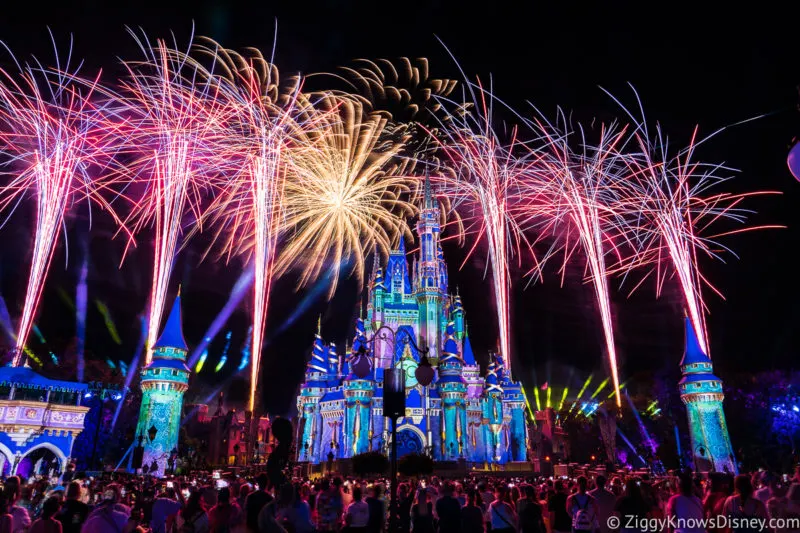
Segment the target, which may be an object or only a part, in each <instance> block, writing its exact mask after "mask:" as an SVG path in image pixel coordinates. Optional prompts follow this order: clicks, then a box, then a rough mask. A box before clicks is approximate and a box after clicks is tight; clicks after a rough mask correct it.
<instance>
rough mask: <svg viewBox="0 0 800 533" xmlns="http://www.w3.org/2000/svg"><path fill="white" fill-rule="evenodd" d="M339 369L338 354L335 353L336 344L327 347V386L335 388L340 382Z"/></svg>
mask: <svg viewBox="0 0 800 533" xmlns="http://www.w3.org/2000/svg"><path fill="white" fill-rule="evenodd" d="M341 377H342V376H341V369H340V368H339V354H338V353H336V343H335V342H332V343H330V344H329V345H328V386H329V387H335V386H337V385H338V384H339V382H340V380H341Z"/></svg>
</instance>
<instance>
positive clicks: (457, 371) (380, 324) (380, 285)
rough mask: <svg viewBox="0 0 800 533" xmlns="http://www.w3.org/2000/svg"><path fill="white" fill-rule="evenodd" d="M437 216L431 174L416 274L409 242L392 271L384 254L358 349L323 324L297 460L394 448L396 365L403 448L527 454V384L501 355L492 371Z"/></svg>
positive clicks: (492, 457) (395, 254)
mask: <svg viewBox="0 0 800 533" xmlns="http://www.w3.org/2000/svg"><path fill="white" fill-rule="evenodd" d="M439 220H440V213H439V208H438V206H437V205H436V203H435V202H434V201H433V199H432V196H431V189H430V183H429V182H428V181H426V183H425V194H424V200H423V204H422V207H421V210H420V216H419V220H418V222H417V228H416V229H417V236H418V238H419V253H418V255H417V256H416V257H414V259H413V264H412V268H411V273H409V269H408V262H407V258H406V250H405V244H404V242H403V240H402V239H401V240H400V243H399V246H398V248H397V249H396V250H393V251H392V252H391V253H390V255H389V260H388V263H387V264H386V266H385V269H384V268H382V267H381V265H380V264H379V262H378V260H377V258H376V261H375V264H374V266H373V271H372V274H371V276H370V279H369V300H368V306H367V316H366V320H365V319H364V318H363V317H362V318H358V319H357V321H356V325H355V333H354V337H353V342H352V347H351V348H350V349H349V350H345V354H344V355H339V353H338V352H337V349H336V345H335V344H334V343H333V342H331V343H327V344H326V342H325V341H324V340H323V338H322V336H321V331H317V335H316V338H315V339H314V343H313V346H312V349H311V360H310V361H309V363H308V366H307V369H306V374H305V382H304V383H303V384H302V386H301V389H300V395H299V396H298V398H297V408H298V416H299V420H300V426H299V428H298V433H299V441H298V446H297V450H298V452H297V453H298V457H297V459H298V461H300V462H308V463H314V464H319V463H322V462H325V461H326V460H328V459H331V458H337V459H343V458H348V457H352V456H353V455H356V454H360V453H364V452H368V451H386V450H387V449H388V446H389V444H390V441H389V438H390V437H389V427H390V423H389V420H388V419H387V418H384V417H383V374H384V370H385V369H387V368H390V367H394V368H400V369H402V370H403V372H404V374H405V388H406V412H405V417H403V418H402V419H400V420H398V436H397V444H398V455H404V454H407V453H413V452H416V453H426V454H429V455H431V456H432V457H433V458H434V459H435V460H437V461H457V460H465V461H467V462H471V463H480V464H483V465H490V464H505V463H509V462H524V461H527V442H528V440H527V425H526V421H525V413H524V405H525V400H524V397H523V394H522V390H521V388H520V385H519V384H518V383H515V382H514V381H513V380H512V378H511V375H510V372H509V370H508V369H506V368H504V366H503V363H502V359H501V358H500V357H499V356H497V355H495V354H489V358H488V359H489V362H488V365H487V366H486V367H485V370H484V371H482V369H481V367H480V365H479V364H478V362H477V361H476V359H475V355H474V354H473V352H472V347H471V345H470V342H469V336H468V335H467V325H466V324H467V323H466V315H465V311H464V308H463V306H462V303H461V298H460V297H459V295H458V294H457V293H456V294H455V295H453V294H451V293H450V292H449V290H448V279H447V265H446V264H445V261H444V256H443V254H442V248H441V244H440V241H439V233H440V227H439ZM426 356H427V359H428V361H429V362H430V364H431V365H432V366H433V369H434V370H435V375H434V379H433V381H432V382H431V383H430V384H429V385H428V386H423V385H422V384H420V383H418V382H417V378H416V369H417V367H418V366H419V365H420V362H421V360H422V359H423V357H426ZM362 357H367V358H368V361H369V363H370V365H369V371H368V372H366V373H364V372H358V374H359V375H356V374H357V373H356V372H355V369H354V368H353V367H354V361H357V360H359V358H362ZM365 374H366V375H365ZM359 376H361V377H359Z"/></svg>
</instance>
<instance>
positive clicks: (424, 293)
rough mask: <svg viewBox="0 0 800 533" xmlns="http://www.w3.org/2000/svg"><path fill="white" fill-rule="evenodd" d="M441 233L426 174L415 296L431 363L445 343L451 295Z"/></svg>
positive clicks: (420, 222) (422, 337)
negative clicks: (447, 297)
mask: <svg viewBox="0 0 800 533" xmlns="http://www.w3.org/2000/svg"><path fill="white" fill-rule="evenodd" d="M439 232H440V228H439V207H438V206H437V205H436V203H435V202H434V201H433V197H432V193H431V182H430V178H429V177H428V176H425V196H424V200H423V204H422V209H420V213H419V220H418V221H417V235H418V236H419V261H418V262H417V263H416V266H415V269H414V277H415V281H416V284H415V289H416V290H415V294H414V295H415V297H416V300H417V305H418V307H419V337H420V341H421V342H424V343H425V346H426V347H428V348H429V349H430V354H429V357H431V364H436V363H437V361H438V358H439V353H438V352H439V347H440V346H441V345H442V344H441V337H442V330H443V329H444V328H443V324H442V319H443V311H442V305H443V303H444V299H445V295H446V294H447V269H446V266H445V264H444V259H443V256H442V249H441V246H440V243H439Z"/></svg>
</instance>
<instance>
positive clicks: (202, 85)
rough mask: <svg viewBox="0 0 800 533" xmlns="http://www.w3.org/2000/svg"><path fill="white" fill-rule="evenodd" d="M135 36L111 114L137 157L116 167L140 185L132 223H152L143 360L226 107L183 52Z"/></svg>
mask: <svg viewBox="0 0 800 533" xmlns="http://www.w3.org/2000/svg"><path fill="white" fill-rule="evenodd" d="M137 42H138V44H139V46H140V48H141V49H142V51H143V53H144V56H145V58H144V60H143V61H138V62H135V61H131V62H126V63H125V67H126V68H127V70H128V76H127V78H126V79H124V80H123V81H122V82H121V83H122V91H121V95H120V97H119V103H120V105H121V110H120V111H119V113H118V114H119V115H120V116H124V117H126V118H125V120H126V127H125V128H124V133H123V135H122V136H121V143H122V144H123V148H122V149H123V150H124V151H125V152H129V153H133V154H135V155H136V156H137V157H136V160H135V162H134V163H133V164H132V165H130V166H129V167H127V168H126V169H123V171H128V175H129V176H130V178H131V179H132V180H133V181H135V182H137V183H143V184H145V185H146V191H145V194H144V195H143V197H142V198H141V199H140V200H139V201H138V202H137V204H136V205H135V207H134V209H133V211H132V215H131V218H132V219H133V224H134V225H133V228H134V230H135V231H140V230H142V229H143V228H144V227H146V226H149V225H152V226H154V229H155V245H154V249H155V257H154V265H153V286H152V289H151V295H150V317H149V325H148V337H147V346H148V351H147V360H146V361H145V364H147V362H149V360H150V358H151V356H152V346H153V344H154V343H155V341H156V336H157V335H158V331H159V328H160V325H161V316H162V314H163V311H164V302H165V300H166V297H167V291H168V288H169V280H170V276H171V274H172V267H173V263H174V261H175V257H176V254H177V252H178V249H179V247H180V246H181V245H182V244H185V242H184V243H182V239H181V237H182V236H183V234H184V233H187V234H191V232H192V231H193V230H194V229H196V228H198V227H201V224H202V222H203V219H204V217H205V214H206V209H207V207H208V206H207V201H206V198H207V196H208V194H209V192H210V191H211V190H212V189H214V188H216V187H217V185H218V181H219V180H220V179H221V178H220V176H219V173H218V170H217V168H216V165H215V162H216V161H218V159H217V154H218V150H217V148H218V147H219V146H221V145H222V144H223V141H225V140H226V138H225V137H224V136H225V134H226V129H225V125H226V123H227V121H228V120H229V119H230V117H231V115H232V112H233V110H232V109H231V108H230V107H229V106H228V105H227V102H226V100H225V98H222V97H221V95H220V92H219V86H218V84H216V83H214V81H213V80H214V77H213V76H212V75H211V74H210V72H209V71H208V70H207V69H205V68H204V67H203V66H202V65H201V64H200V63H199V62H197V61H196V60H194V59H192V58H191V57H190V56H189V55H188V54H187V53H184V52H181V51H179V50H177V49H175V48H170V47H169V46H167V45H166V43H164V42H163V41H158V42H157V43H156V44H155V45H150V44H149V42H148V41H146V40H141V39H138V38H137Z"/></svg>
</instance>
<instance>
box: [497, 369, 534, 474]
mask: <svg viewBox="0 0 800 533" xmlns="http://www.w3.org/2000/svg"><path fill="white" fill-rule="evenodd" d="M502 386H503V413H504V417H503V418H504V422H505V426H506V429H505V431H506V443H507V447H506V449H507V452H508V460H509V461H517V462H522V461H527V460H528V425H527V424H526V423H525V397H524V396H523V395H522V386H521V385H520V384H519V383H518V382H514V381H512V380H511V375H510V374H508V373H507V372H504V373H503V382H502Z"/></svg>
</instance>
